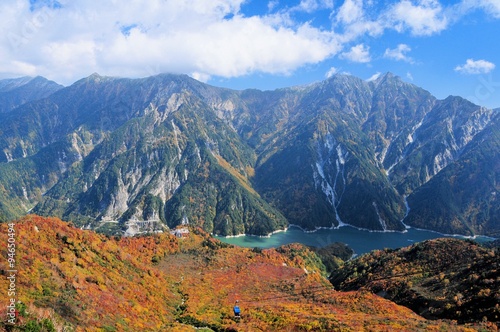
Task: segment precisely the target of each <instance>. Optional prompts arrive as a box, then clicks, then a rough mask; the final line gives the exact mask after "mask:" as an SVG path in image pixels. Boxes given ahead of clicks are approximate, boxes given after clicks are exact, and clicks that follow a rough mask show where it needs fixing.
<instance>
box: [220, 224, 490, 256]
mask: <svg viewBox="0 0 500 332" xmlns="http://www.w3.org/2000/svg"><path fill="white" fill-rule="evenodd" d="M440 237H455V238H463V237H461V236H452V235H443V234H440V233H436V232H432V231H426V230H419V229H414V228H409V229H408V230H407V231H406V232H404V233H400V232H387V233H383V232H370V231H366V230H360V229H357V228H354V227H350V226H345V227H340V228H338V229H319V230H317V231H315V232H311V233H306V232H303V231H302V230H301V229H300V228H297V227H293V226H292V227H290V228H289V229H288V230H287V231H285V232H279V233H275V234H273V235H271V236H269V237H258V236H248V235H247V236H239V237H217V238H218V239H219V240H221V241H223V242H226V243H229V244H233V245H236V246H240V247H250V248H255V247H258V248H274V247H279V246H281V245H284V244H288V243H293V242H299V243H303V244H305V245H308V246H315V247H324V246H326V245H328V244H330V243H333V242H342V243H345V244H347V245H348V246H349V247H351V248H352V249H353V250H354V252H355V253H356V254H357V255H361V254H364V253H367V252H369V251H371V250H374V249H384V248H401V247H406V246H409V245H411V244H413V243H415V242H421V241H424V240H429V239H436V238H440ZM488 240H491V238H487V237H482V236H478V237H476V238H475V241H478V242H485V241H488Z"/></svg>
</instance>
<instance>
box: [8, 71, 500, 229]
mask: <svg viewBox="0 0 500 332" xmlns="http://www.w3.org/2000/svg"><path fill="white" fill-rule="evenodd" d="M0 82H3V81H0ZM497 119H498V110H496V111H495V110H489V109H485V108H483V107H480V106H476V105H474V104H472V103H470V102H468V101H466V100H464V99H462V98H459V97H449V98H447V99H445V100H437V99H436V98H434V97H433V96H432V95H431V94H429V93H428V92H427V91H425V90H423V89H420V88H418V87H416V86H414V85H411V84H408V83H405V82H403V81H401V80H400V79H399V78H397V77H395V76H393V75H392V74H386V75H384V76H382V77H380V78H379V79H377V80H376V81H373V82H366V81H363V80H361V79H358V78H355V77H351V76H347V75H337V76H333V77H332V78H330V79H328V80H326V81H324V82H320V83H317V84H313V85H309V86H305V87H293V88H287V89H279V90H275V91H258V90H244V91H233V90H229V89H222V88H216V87H212V86H209V85H206V84H203V83H200V82H198V81H195V80H193V79H191V78H189V77H187V76H178V75H167V74H164V75H158V76H154V77H149V78H144V79H118V78H109V77H101V76H99V75H98V74H93V75H91V76H90V77H88V78H85V79H82V80H80V81H78V82H76V83H75V84H73V85H72V86H69V87H67V88H63V89H59V90H58V91H57V92H55V93H53V94H51V95H50V96H48V97H47V98H45V99H40V100H36V101H32V102H30V103H27V104H24V105H21V106H19V107H18V108H16V109H15V110H14V111H11V112H9V116H6V115H4V116H2V115H0V120H2V121H0V132H1V133H2V134H1V135H0V175H1V176H0V185H1V186H0V198H1V199H0V219H1V220H7V219H10V218H14V217H16V216H19V215H22V214H23V213H26V211H28V210H31V209H32V210H31V211H32V212H36V213H40V214H44V215H56V216H59V217H62V218H67V219H69V218H70V219H72V220H74V221H76V222H77V223H80V224H81V225H86V226H90V227H99V225H100V221H101V220H116V221H119V223H120V225H122V226H123V228H125V226H124V225H125V222H127V221H128V220H139V221H140V220H160V221H162V222H163V223H164V224H167V225H169V226H175V225H178V224H182V223H194V224H197V225H200V226H202V227H203V228H204V229H205V230H206V231H208V232H213V233H218V234H223V235H233V234H240V233H252V234H268V233H270V232H272V231H274V230H276V229H280V228H284V227H286V225H287V224H288V223H292V224H297V225H300V226H301V227H303V228H305V229H309V230H311V229H315V228H317V227H338V226H342V225H345V224H350V225H353V226H356V227H360V228H366V229H371V230H379V231H387V230H403V229H404V226H405V225H404V224H406V225H413V226H418V227H421V228H432V229H434V230H438V231H446V232H453V233H464V234H493V233H495V232H497V231H498V230H497V229H498V227H499V226H498V220H499V219H498V218H497V217H496V216H498V208H495V206H496V205H498V204H496V192H497V191H498V184H497V183H498V182H497V181H493V179H495V178H497V177H498V173H499V172H498V168H499V167H498V160H497V159H498V158H495V157H494V156H495V154H498V151H499V150H498V126H499V124H498V120H497ZM487 133H490V134H487ZM488 156H489V157H488ZM492 156H493V157H492ZM480 165H483V166H484V167H486V166H485V165H489V167H490V168H489V171H487V173H485V177H484V179H485V180H484V181H481V182H480V184H478V188H476V189H475V190H474V191H473V192H470V191H468V190H469V188H466V187H463V186H457V183H456V182H453V181H452V179H453V178H454V176H455V177H456V176H459V174H462V175H460V176H465V175H463V174H476V173H477V174H478V176H480V177H482V176H483V175H482V174H483V173H481V175H479V173H478V171H477V169H478V168H477V167H479V166H480ZM483 166H481V167H483ZM488 179H490V180H491V181H490V180H488ZM444 184H446V185H448V186H450V189H449V190H451V191H453V193H454V195H451V196H450V195H449V193H445V192H443V191H440V190H436V188H442V187H443V186H444ZM485 192H487V193H488V195H487V197H486V196H484V195H483V194H484V193H485ZM492 193H493V194H492ZM432 195H435V196H432ZM443 195H444V196H443ZM406 197H407V199H406V200H405V198H406ZM425 197H433V199H434V201H435V202H439V201H440V200H441V203H440V204H435V205H430V206H429V204H427V203H425V200H423V198H425ZM485 197H486V198H485ZM445 198H446V199H445ZM406 202H408V204H409V207H410V210H409V211H407V208H406V205H405V203H406ZM450 209H451V210H452V212H450ZM485 211H487V212H485ZM406 215H407V217H406V219H405V220H404V224H403V223H402V222H401V220H402V219H403V218H405V216H406ZM448 216H453V218H451V219H450V218H448ZM494 218H497V219H494Z"/></svg>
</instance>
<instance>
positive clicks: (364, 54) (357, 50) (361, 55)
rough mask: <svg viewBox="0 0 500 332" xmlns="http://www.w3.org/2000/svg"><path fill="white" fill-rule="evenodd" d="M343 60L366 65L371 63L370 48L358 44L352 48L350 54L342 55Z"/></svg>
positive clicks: (344, 53)
mask: <svg viewBox="0 0 500 332" xmlns="http://www.w3.org/2000/svg"><path fill="white" fill-rule="evenodd" d="M340 58H341V59H346V60H349V61H352V62H361V63H366V62H370V61H371V57H370V47H369V46H366V45H364V44H358V45H356V46H353V47H351V49H350V50H349V51H348V52H343V53H341V54H340Z"/></svg>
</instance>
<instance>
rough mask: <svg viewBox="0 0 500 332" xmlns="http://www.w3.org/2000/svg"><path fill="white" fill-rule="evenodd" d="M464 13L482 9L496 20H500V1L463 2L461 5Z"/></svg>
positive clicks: (465, 0)
mask: <svg viewBox="0 0 500 332" xmlns="http://www.w3.org/2000/svg"><path fill="white" fill-rule="evenodd" d="M460 7H461V9H462V11H464V12H467V11H469V10H474V9H482V10H484V11H485V12H486V13H488V14H490V15H491V16H493V17H495V18H500V1H498V0H463V1H462V3H461V4H460Z"/></svg>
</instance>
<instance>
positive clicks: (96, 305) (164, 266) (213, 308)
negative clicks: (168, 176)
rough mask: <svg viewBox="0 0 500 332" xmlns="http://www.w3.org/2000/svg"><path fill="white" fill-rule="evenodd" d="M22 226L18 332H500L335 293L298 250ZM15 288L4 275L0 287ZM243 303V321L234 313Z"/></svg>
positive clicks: (29, 222) (42, 222)
mask: <svg viewBox="0 0 500 332" xmlns="http://www.w3.org/2000/svg"><path fill="white" fill-rule="evenodd" d="M15 229H16V236H17V237H16V244H17V251H16V260H17V263H16V264H17V266H16V267H17V270H18V275H17V291H18V292H17V300H18V301H20V302H19V303H18V311H19V315H18V320H17V323H16V325H15V326H9V325H8V324H5V323H3V325H0V328H4V329H6V330H7V329H8V330H12V331H25V330H29V329H28V328H27V326H32V327H33V328H32V329H31V330H30V331H35V330H36V331H51V330H54V331H56V330H63V329H64V330H65V331H193V330H194V329H195V327H206V328H209V329H211V330H213V331H363V330H371V331H374V330H375V331H404V330H406V331H415V330H430V331H433V330H434V331H440V330H446V331H450V330H453V331H461V330H475V329H479V328H483V329H484V328H491V329H494V326H491V325H484V324H479V325H477V326H473V325H470V326H467V327H466V326H458V325H456V323H453V322H449V321H429V320H425V319H424V318H422V317H420V316H418V315H416V314H415V313H413V312H412V311H410V310H409V309H407V308H405V307H402V306H399V305H396V304H394V303H393V302H390V301H388V300H385V299H383V298H381V297H378V296H376V295H373V294H371V293H369V292H366V291H362V292H357V291H353V292H338V291H335V290H334V289H333V287H332V285H331V284H330V283H329V282H328V280H327V279H326V278H325V277H324V272H325V270H324V266H323V265H322V263H321V261H320V260H319V259H318V257H317V256H316V255H315V254H314V253H312V252H311V251H309V250H308V249H307V248H306V247H304V246H302V245H299V244H291V245H288V246H284V247H281V248H278V249H268V250H257V249H253V250H252V249H245V248H236V247H233V246H230V245H227V244H224V243H221V242H219V241H217V240H215V239H213V238H211V237H210V236H209V235H208V234H206V233H204V232H203V231H201V230H200V229H190V234H189V236H188V237H186V238H182V239H179V238H176V237H174V236H172V235H170V234H158V235H152V236H144V237H135V238H114V237H107V236H104V235H100V234H96V233H94V232H91V231H84V230H80V229H77V228H74V227H72V226H71V225H70V224H68V223H65V222H62V221H60V220H58V219H54V218H42V217H38V216H27V217H25V218H23V219H22V220H19V221H16V222H15ZM6 230H7V225H6V224H1V225H0V243H1V244H2V247H1V250H0V253H1V255H2V260H1V263H0V264H1V265H0V272H1V273H2V275H5V274H6V271H7V270H8V267H7V266H6V260H5V259H4V257H6V246H5V245H4V244H5V243H6V240H7V232H6ZM7 287H8V285H7V280H6V278H5V277H4V276H2V278H1V279H0V288H1V289H4V290H5V289H7ZM3 292H5V291H3ZM2 299H3V297H2ZM236 300H239V305H240V307H241V309H242V317H241V318H240V319H237V318H235V317H234V315H233V313H232V307H233V305H234V303H235V302H236ZM2 301H3V300H2ZM2 306H3V304H2ZM2 315H3V314H2ZM44 324H45V325H44Z"/></svg>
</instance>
